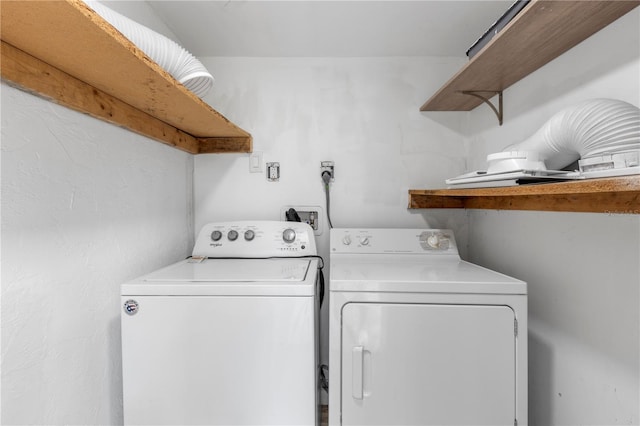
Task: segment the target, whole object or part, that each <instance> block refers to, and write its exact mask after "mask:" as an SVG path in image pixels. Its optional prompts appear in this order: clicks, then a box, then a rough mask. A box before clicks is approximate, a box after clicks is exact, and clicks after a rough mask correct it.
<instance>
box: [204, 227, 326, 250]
mask: <svg viewBox="0 0 640 426" xmlns="http://www.w3.org/2000/svg"><path fill="white" fill-rule="evenodd" d="M316 254H317V250H316V241H315V237H314V234H313V229H312V228H311V226H309V225H308V224H306V223H302V222H282V221H236V222H218V223H208V224H206V225H205V226H203V227H202V230H201V231H200V234H198V238H197V239H196V244H195V246H194V248H193V253H192V256H193V257H194V258H196V257H272V256H273V257H282V256H285V257H296V256H306V255H316Z"/></svg>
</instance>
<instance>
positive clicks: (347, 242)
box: [342, 235, 351, 246]
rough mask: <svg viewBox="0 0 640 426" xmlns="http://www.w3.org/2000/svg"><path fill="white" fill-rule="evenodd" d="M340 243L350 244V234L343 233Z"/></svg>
mask: <svg viewBox="0 0 640 426" xmlns="http://www.w3.org/2000/svg"><path fill="white" fill-rule="evenodd" d="M342 244H344V245H345V246H348V245H350V244H351V235H345V236H344V237H342Z"/></svg>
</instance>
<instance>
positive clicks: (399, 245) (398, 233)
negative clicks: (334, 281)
mask: <svg viewBox="0 0 640 426" xmlns="http://www.w3.org/2000/svg"><path fill="white" fill-rule="evenodd" d="M331 253H332V254H333V253H353V254H393V253H397V254H422V255H440V254H448V255H456V256H457V255H458V248H457V246H456V240H455V238H454V236H453V231H452V230H450V229H402V228H398V229H380V228H372V229H358V228H356V229H332V230H331Z"/></svg>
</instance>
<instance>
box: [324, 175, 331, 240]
mask: <svg viewBox="0 0 640 426" xmlns="http://www.w3.org/2000/svg"><path fill="white" fill-rule="evenodd" d="M322 182H324V196H325V199H326V204H327V205H326V207H327V222H329V228H333V224H332V223H331V213H330V210H329V207H330V205H331V201H330V199H331V197H330V195H329V182H331V173H330V172H328V171H327V170H325V171H324V172H322Z"/></svg>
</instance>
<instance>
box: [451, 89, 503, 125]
mask: <svg viewBox="0 0 640 426" xmlns="http://www.w3.org/2000/svg"><path fill="white" fill-rule="evenodd" d="M460 93H462V94H463V95H469V96H475V97H476V98H478V99H480V100H481V101H482V102H484V103H485V104H487V105H489V107H490V108H491V109H492V110H493V112H495V113H496V117H498V123H499V124H500V125H501V126H502V117H503V109H502V90H463V91H462V92H460ZM481 93H489V94H490V95H491V96H490V97H489V98H487V97H484V96H483V95H481ZM495 95H498V108H497V109H496V107H495V105H493V104H492V103H491V101H490V100H489V99H490V98H491V97H493V96H495Z"/></svg>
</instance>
